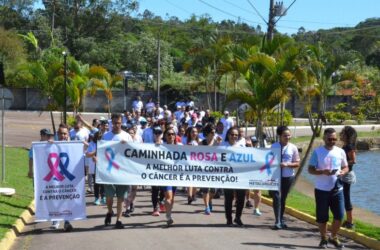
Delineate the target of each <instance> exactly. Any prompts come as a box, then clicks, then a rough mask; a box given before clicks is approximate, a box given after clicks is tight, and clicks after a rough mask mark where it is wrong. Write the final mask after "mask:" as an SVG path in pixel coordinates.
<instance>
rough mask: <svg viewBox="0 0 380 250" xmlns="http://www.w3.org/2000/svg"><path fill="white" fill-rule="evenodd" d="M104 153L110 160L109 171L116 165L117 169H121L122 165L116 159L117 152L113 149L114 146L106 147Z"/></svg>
mask: <svg viewBox="0 0 380 250" xmlns="http://www.w3.org/2000/svg"><path fill="white" fill-rule="evenodd" d="M104 154H105V156H106V159H107V161H108V168H107V171H108V172H111V169H112V166H113V167H115V168H116V169H117V170H119V168H120V166H119V165H118V164H117V163H116V162H115V161H114V159H115V152H114V151H113V150H112V148H106V150H105V152H104Z"/></svg>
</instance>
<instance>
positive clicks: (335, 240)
mask: <svg viewBox="0 0 380 250" xmlns="http://www.w3.org/2000/svg"><path fill="white" fill-rule="evenodd" d="M329 243H331V244H333V245H334V246H335V247H336V248H338V249H341V248H343V244H342V243H341V242H340V240H339V239H338V237H336V236H335V237H334V238H331V237H330V238H329Z"/></svg>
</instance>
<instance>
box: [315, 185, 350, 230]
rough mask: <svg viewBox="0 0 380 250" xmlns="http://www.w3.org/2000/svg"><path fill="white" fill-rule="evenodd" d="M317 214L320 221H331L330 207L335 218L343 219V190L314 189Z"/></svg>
mask: <svg viewBox="0 0 380 250" xmlns="http://www.w3.org/2000/svg"><path fill="white" fill-rule="evenodd" d="M314 194H315V203H316V214H317V222H318V223H326V222H328V221H329V208H330V209H331V212H332V214H333V216H334V220H342V219H343V217H344V197H343V191H342V190H339V191H322V190H319V189H315V190H314Z"/></svg>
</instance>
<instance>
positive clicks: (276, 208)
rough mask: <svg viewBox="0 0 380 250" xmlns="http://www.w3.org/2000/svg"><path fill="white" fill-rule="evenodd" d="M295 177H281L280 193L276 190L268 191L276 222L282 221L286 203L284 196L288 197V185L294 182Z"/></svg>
mask: <svg viewBox="0 0 380 250" xmlns="http://www.w3.org/2000/svg"><path fill="white" fill-rule="evenodd" d="M294 180H295V177H294V176H291V177H282V178H281V193H280V192H278V191H269V194H270V196H271V197H272V199H273V212H274V217H275V219H276V224H279V223H284V212H285V205H286V198H287V197H288V194H289V191H290V187H291V186H292V183H293V182H294Z"/></svg>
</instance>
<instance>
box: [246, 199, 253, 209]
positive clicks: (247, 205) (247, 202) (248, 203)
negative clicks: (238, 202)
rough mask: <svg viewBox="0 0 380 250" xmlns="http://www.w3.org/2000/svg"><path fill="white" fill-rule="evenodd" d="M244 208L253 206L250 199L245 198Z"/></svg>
mask: <svg viewBox="0 0 380 250" xmlns="http://www.w3.org/2000/svg"><path fill="white" fill-rule="evenodd" d="M245 207H246V208H253V205H252V202H251V201H250V200H247V201H246V203H245Z"/></svg>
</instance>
